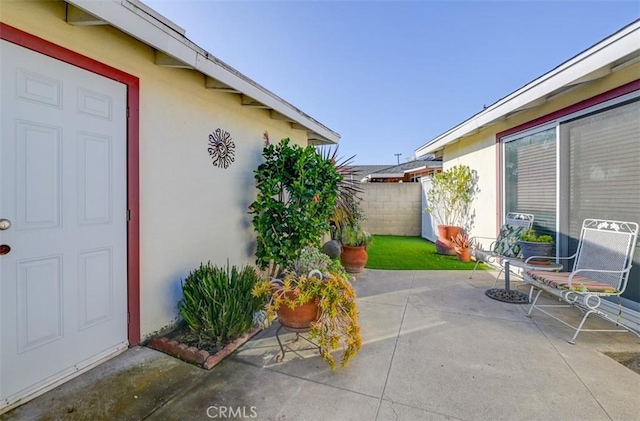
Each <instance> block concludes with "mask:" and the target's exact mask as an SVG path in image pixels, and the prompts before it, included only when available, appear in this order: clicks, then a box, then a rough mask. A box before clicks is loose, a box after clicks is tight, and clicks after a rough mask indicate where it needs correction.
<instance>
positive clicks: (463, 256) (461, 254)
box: [455, 247, 471, 262]
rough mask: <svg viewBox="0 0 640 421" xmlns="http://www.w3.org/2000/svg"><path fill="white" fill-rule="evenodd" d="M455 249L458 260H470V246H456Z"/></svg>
mask: <svg viewBox="0 0 640 421" xmlns="http://www.w3.org/2000/svg"><path fill="white" fill-rule="evenodd" d="M455 251H456V254H457V255H458V260H460V261H461V262H470V261H471V249H470V248H466V249H462V248H459V247H456V249H455Z"/></svg>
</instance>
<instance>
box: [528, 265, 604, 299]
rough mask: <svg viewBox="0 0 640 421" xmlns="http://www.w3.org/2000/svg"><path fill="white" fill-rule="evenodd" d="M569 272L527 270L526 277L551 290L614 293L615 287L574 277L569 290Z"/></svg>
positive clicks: (578, 276) (577, 276)
mask: <svg viewBox="0 0 640 421" xmlns="http://www.w3.org/2000/svg"><path fill="white" fill-rule="evenodd" d="M570 274H571V272H544V271H536V270H528V271H527V275H528V276H529V277H531V278H532V279H534V280H536V281H538V282H540V283H542V284H545V285H549V286H550V287H553V288H558V289H565V290H569V289H571V290H572V291H579V292H603V293H608V294H612V293H616V292H617V291H616V289H615V287H613V286H611V285H609V284H605V283H602V282H598V281H594V280H593V279H589V278H586V277H584V276H580V275H575V276H574V277H573V279H572V280H571V288H569V275H570Z"/></svg>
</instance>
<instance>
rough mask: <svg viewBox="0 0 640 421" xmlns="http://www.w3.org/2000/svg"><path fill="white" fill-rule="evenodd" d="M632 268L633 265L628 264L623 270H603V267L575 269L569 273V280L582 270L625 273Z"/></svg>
mask: <svg viewBox="0 0 640 421" xmlns="http://www.w3.org/2000/svg"><path fill="white" fill-rule="evenodd" d="M630 270H631V265H629V266H627V267H626V268H625V269H623V270H603V269H577V270H574V271H573V272H571V274H570V275H569V281H571V278H573V277H574V276H575V275H577V274H578V273H580V272H592V273H619V274H623V273H627V272H629V271H630Z"/></svg>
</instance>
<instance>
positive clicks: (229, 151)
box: [208, 128, 236, 169]
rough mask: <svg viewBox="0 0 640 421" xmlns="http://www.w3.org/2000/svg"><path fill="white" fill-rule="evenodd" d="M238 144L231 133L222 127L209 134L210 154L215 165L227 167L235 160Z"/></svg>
mask: <svg viewBox="0 0 640 421" xmlns="http://www.w3.org/2000/svg"><path fill="white" fill-rule="evenodd" d="M235 148H236V144H235V143H234V142H233V140H231V134H230V133H229V132H227V131H225V130H222V129H220V128H218V129H216V130H215V131H214V132H213V133H211V134H210V135H209V149H208V151H209V155H211V159H213V165H214V166H216V167H220V168H224V169H227V168H229V165H231V163H232V162H233V161H235V158H234V154H235Z"/></svg>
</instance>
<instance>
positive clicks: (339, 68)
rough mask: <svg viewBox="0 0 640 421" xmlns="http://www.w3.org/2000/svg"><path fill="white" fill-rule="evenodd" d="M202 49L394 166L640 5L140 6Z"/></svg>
mask: <svg viewBox="0 0 640 421" xmlns="http://www.w3.org/2000/svg"><path fill="white" fill-rule="evenodd" d="M143 1H144V2H145V3H146V4H148V5H149V6H151V7H152V8H154V9H156V10H157V11H159V12H160V13H162V14H163V15H165V16H166V17H168V18H169V19H171V20H172V21H174V22H175V23H177V24H178V25H180V26H182V27H183V28H185V29H186V31H187V33H186V35H187V37H188V38H189V39H191V40H192V41H193V42H195V43H196V44H198V45H199V46H201V47H202V48H204V49H205V50H207V51H208V52H210V53H211V54H213V55H214V56H216V57H218V58H219V59H221V60H223V61H225V62H226V63H228V64H229V65H231V66H233V67H234V68H236V69H237V70H239V71H240V72H242V73H244V74H245V75H246V76H248V77H250V78H251V79H253V80H255V81H256V82H258V83H260V84H261V85H263V86H265V87H266V88H267V89H269V90H271V91H272V92H274V93H276V94H277V95H279V96H281V97H282V98H284V99H285V100H287V101H289V102H290V103H292V104H293V105H294V106H296V107H298V108H300V109H301V110H303V111H304V112H306V113H307V114H309V115H311V116H312V117H314V118H315V119H317V120H319V121H320V122H321V123H323V124H325V125H326V126H328V127H329V128H330V129H332V130H334V131H337V132H338V133H340V135H341V136H342V139H341V141H340V151H341V155H346V156H350V155H357V157H356V160H355V163H356V164H394V163H396V157H395V156H394V154H396V153H401V154H402V156H401V157H400V162H403V161H404V160H405V159H406V158H407V157H408V156H410V155H411V154H413V152H414V150H415V149H416V148H417V147H419V146H421V145H422V144H424V143H426V142H427V141H429V140H431V139H432V138H434V137H435V136H437V135H439V134H441V133H443V132H444V131H446V130H448V129H450V128H451V127H453V126H455V125H457V124H458V123H460V122H462V121H463V120H465V119H467V118H468V117H470V116H471V115H473V114H475V113H477V112H478V111H480V110H482V108H483V106H484V105H490V104H492V103H493V102H495V101H497V100H498V99H500V98H502V97H504V96H506V95H508V94H509V93H511V92H513V91H514V90H516V89H518V88H519V87H521V86H523V85H524V84H526V83H527V82H529V81H531V80H533V79H535V78H537V77H538V76H540V75H542V74H544V73H546V72H547V71H549V70H551V69H552V68H554V67H556V66H557V65H559V64H560V63H562V62H563V61H565V60H567V59H569V58H570V57H572V56H574V55H576V54H578V53H579V52H581V51H582V50H584V49H586V48H588V47H590V46H591V45H593V44H595V43H597V42H598V41H600V40H602V39H603V38H605V37H607V36H608V35H610V34H612V33H614V32H615V31H617V30H618V29H620V28H622V27H623V26H625V25H627V24H629V23H631V22H633V21H634V20H635V19H638V17H639V16H640V2H638V1H615V0H610V1H555V2H545V1H412V2H409V1H278V2H276V1H251V2H249V1H212V0H209V1H194V0H153V1H152V0H143Z"/></svg>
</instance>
